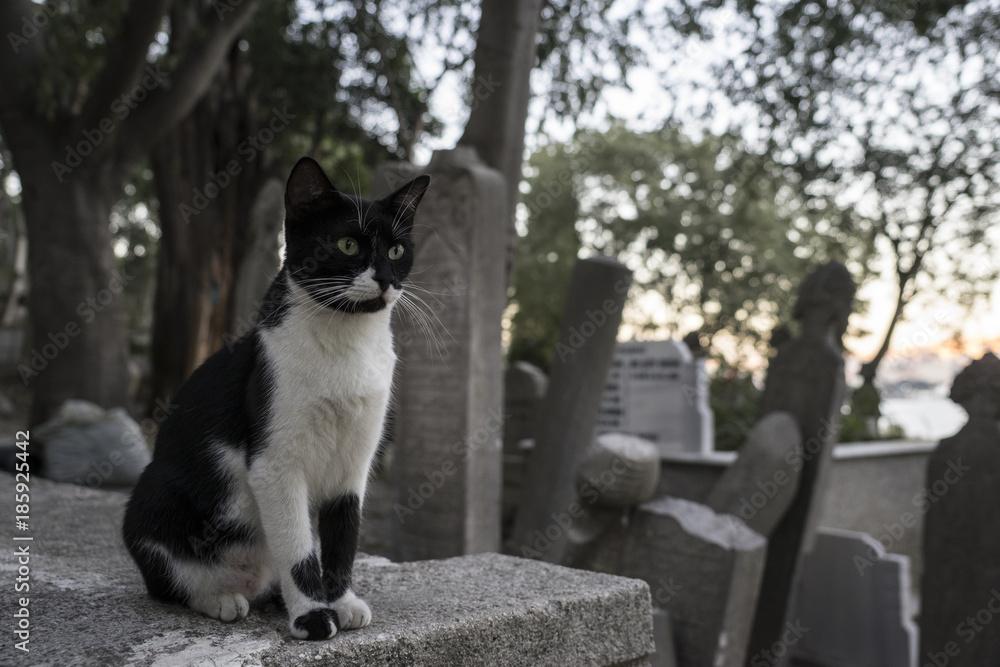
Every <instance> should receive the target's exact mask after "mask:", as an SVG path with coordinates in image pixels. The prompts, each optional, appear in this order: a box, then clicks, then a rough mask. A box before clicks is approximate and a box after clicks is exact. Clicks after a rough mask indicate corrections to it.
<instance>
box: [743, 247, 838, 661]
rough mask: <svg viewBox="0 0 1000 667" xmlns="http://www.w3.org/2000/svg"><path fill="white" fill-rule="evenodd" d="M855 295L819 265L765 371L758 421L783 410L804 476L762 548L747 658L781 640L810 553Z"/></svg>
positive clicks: (833, 265) (832, 270) (833, 270)
mask: <svg viewBox="0 0 1000 667" xmlns="http://www.w3.org/2000/svg"><path fill="white" fill-rule="evenodd" d="M854 291H855V286H854V280H853V278H851V274H850V272H849V271H848V270H847V268H845V267H844V265H843V264H840V263H838V262H829V263H827V264H824V265H822V266H820V267H818V268H817V269H816V270H815V271H813V272H812V273H811V274H809V276H807V277H806V279H805V281H804V282H803V283H802V287H801V288H800V289H799V295H798V299H797V300H796V303H795V310H794V312H793V316H794V317H795V319H796V320H798V321H799V323H800V325H801V334H800V335H799V336H798V338H795V339H793V340H791V341H788V342H784V343H782V344H781V345H780V347H779V348H778V353H777V355H776V356H775V357H774V359H772V361H771V364H770V366H769V368H768V372H767V381H766V383H765V386H764V394H763V396H762V397H761V404H760V415H761V416H765V415H767V414H769V413H771V412H778V411H781V412H788V413H790V414H791V415H792V416H794V417H795V420H796V421H797V422H798V425H799V431H800V433H801V435H802V446H803V452H802V457H801V461H799V462H798V465H801V469H802V470H801V473H800V477H799V490H798V493H796V495H795V499H794V500H793V501H792V504H791V505H790V506H789V508H788V510H787V511H786V512H785V515H784V516H783V517H782V518H781V521H780V522H779V523H778V526H777V527H776V528H775V529H774V531H773V532H772V534H771V536H770V539H769V541H768V547H767V565H766V566H765V568H764V580H763V582H762V584H761V593H760V599H759V601H758V603H757V611H756V614H755V616H754V626H753V633H752V635H751V639H750V645H749V648H748V651H747V655H748V656H754V655H759V654H761V652H763V651H767V650H769V649H770V647H772V646H773V645H774V643H775V642H779V641H780V640H781V636H782V634H783V632H785V620H786V618H785V617H786V614H787V611H788V608H789V606H790V597H791V596H792V595H793V593H794V585H793V584H794V582H795V580H796V578H797V576H798V573H799V571H800V569H801V567H802V557H803V555H804V553H805V552H806V551H808V550H809V549H810V548H811V546H812V536H813V535H814V534H815V531H816V527H817V522H818V520H819V515H820V512H821V509H822V503H821V499H822V498H823V496H824V494H825V491H826V487H827V483H828V478H829V468H830V466H829V463H830V458H831V455H832V451H833V446H834V445H835V444H836V442H837V435H838V431H839V430H840V416H841V412H840V410H841V407H842V406H843V404H844V359H843V347H842V345H841V337H842V336H843V335H844V331H845V330H846V328H847V318H848V316H849V315H850V314H851V307H852V304H853V302H854ZM748 665H749V663H748ZM749 667H756V665H749Z"/></svg>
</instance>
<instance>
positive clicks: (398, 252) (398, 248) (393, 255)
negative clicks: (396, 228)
mask: <svg viewBox="0 0 1000 667" xmlns="http://www.w3.org/2000/svg"><path fill="white" fill-rule="evenodd" d="M402 256H403V244H402V243H397V244H396V245H394V246H392V247H391V248H389V259H399V258H400V257H402Z"/></svg>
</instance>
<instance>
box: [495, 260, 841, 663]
mask: <svg viewBox="0 0 1000 667" xmlns="http://www.w3.org/2000/svg"><path fill="white" fill-rule="evenodd" d="M585 271H587V260H583V261H581V262H580V264H579V265H578V267H577V274H578V275H579V274H581V273H584V272H585ZM581 282H582V281H581ZM574 286H575V287H580V285H579V284H577V285H574ZM571 289H572V288H571ZM853 297H854V284H853V281H852V280H851V277H850V275H849V273H848V272H847V271H846V269H845V268H844V267H843V266H841V265H839V264H835V263H831V264H827V265H824V266H822V267H819V268H818V269H817V270H816V271H815V272H814V273H813V274H812V275H811V276H810V277H809V278H808V279H807V281H806V282H805V284H804V285H803V286H802V290H801V293H800V295H799V298H798V301H797V306H796V310H795V317H796V319H797V320H798V321H799V325H800V331H801V333H800V334H799V336H798V337H797V338H794V339H790V340H788V341H786V342H785V343H784V344H783V345H782V346H781V347H780V349H779V350H777V354H776V356H775V357H774V359H773V360H772V362H771V367H770V372H769V374H768V378H767V382H766V386H765V391H764V395H763V398H762V403H761V410H760V414H761V418H760V420H759V421H758V422H757V424H756V425H755V426H754V428H753V430H752V431H751V433H750V435H749V437H748V439H747V442H746V443H745V444H744V445H743V446H742V447H741V449H740V455H739V457H738V458H737V459H736V461H735V463H733V464H732V465H731V466H730V467H729V468H728V469H727V470H726V472H725V473H724V474H723V475H722V477H721V478H720V479H719V480H718V481H717V482H716V484H715V486H714V488H713V489H712V491H711V493H710V494H709V497H708V498H707V499H706V500H705V502H694V501H692V500H689V499H685V498H681V497H675V496H672V495H671V494H670V489H664V488H662V485H661V484H660V483H659V474H660V465H661V457H662V456H664V455H671V454H672V455H678V454H683V453H685V452H686V453H688V454H690V455H692V456H697V455H700V454H702V453H704V452H706V451H708V450H711V449H712V423H713V417H712V413H711V410H710V409H709V407H708V395H707V380H706V375H705V368H704V362H703V360H702V359H701V358H699V357H700V355H698V354H697V353H698V351H697V350H695V353H692V351H691V350H689V349H688V347H687V346H686V345H685V344H684V343H680V342H675V341H660V342H627V343H619V344H617V345H615V344H614V343H613V342H610V339H611V338H612V336H609V342H608V344H606V345H605V346H603V347H598V346H596V345H590V341H587V342H585V343H584V345H583V346H581V349H580V350H579V351H578V352H579V353H580V354H579V356H574V357H571V358H568V359H565V360H559V359H558V355H557V357H556V360H554V362H553V370H552V376H553V380H552V381H551V382H549V383H546V382H545V378H544V377H543V376H542V375H541V373H540V372H539V371H538V369H534V368H530V367H528V366H526V365H524V364H520V365H515V366H513V367H512V368H510V369H509V370H508V371H507V380H508V384H507V393H506V401H507V404H506V414H507V415H508V419H510V420H512V421H513V422H514V423H515V424H517V428H515V429H513V430H512V431H511V432H509V433H508V434H507V437H506V439H505V473H508V472H510V473H512V474H508V477H507V478H508V480H509V481H508V483H507V485H506V487H505V493H506V499H507V502H506V503H505V511H506V512H507V513H508V514H513V515H514V517H513V520H512V530H511V537H510V539H509V540H508V542H507V544H506V545H505V546H506V548H507V549H508V551H509V552H512V553H515V554H516V555H521V556H528V557H537V558H542V559H544V560H547V561H550V562H556V563H561V564H564V565H569V566H572V567H578V568H584V569H591V570H597V571H602V572H607V573H612V574H619V575H624V576H629V577H635V578H640V579H643V580H645V581H646V582H647V583H648V584H649V586H650V590H651V594H652V602H653V605H654V621H655V625H656V635H657V645H658V652H659V655H660V659H661V660H662V661H663V664H677V665H685V666H686V665H706V666H708V665H742V664H744V662H747V663H748V664H760V662H759V661H760V660H763V661H764V663H763V664H778V663H779V662H780V660H781V659H782V658H783V657H787V656H788V655H791V653H792V650H791V649H792V645H791V644H792V643H795V644H797V643H798V642H799V640H800V639H801V636H800V635H804V634H805V632H804V631H803V630H802V629H801V628H803V627H805V626H803V625H802V624H801V623H799V622H798V621H796V620H795V619H791V620H790V619H789V618H788V617H789V611H790V605H791V604H792V598H793V594H794V592H795V589H794V587H793V582H795V581H797V580H798V578H799V577H801V576H802V575H803V572H804V570H805V568H806V563H805V558H804V555H805V553H806V552H807V550H808V547H809V546H810V545H811V542H810V541H811V540H814V539H815V538H816V534H817V532H816V512H817V507H816V505H817V498H819V497H820V496H821V495H822V492H823V489H824V484H825V481H826V479H825V478H826V473H827V469H828V467H829V461H830V453H831V449H832V446H833V444H834V443H835V441H836V435H837V429H838V424H839V419H840V406H841V405H842V403H843V392H844V371H843V360H842V350H841V347H840V339H841V336H842V335H843V333H844V328H845V326H846V321H847V315H848V314H849V313H850V308H851V303H852V300H853ZM581 315H585V313H580V312H575V313H574V312H572V311H570V310H569V309H568V310H567V313H566V316H565V317H564V319H563V333H564V334H567V333H568V332H569V330H570V329H572V328H574V324H575V322H576V320H578V319H580V317H581ZM586 346H589V347H587V349H585V350H584V349H582V347H586ZM574 363H580V364H587V365H592V366H595V367H596V368H597V369H602V368H607V369H608V372H607V373H604V374H603V375H599V376H598V377H597V379H595V380H594V382H593V384H590V385H580V384H575V385H571V387H572V390H571V391H569V393H571V394H573V395H575V396H576V397H577V399H576V400H577V402H578V405H575V406H574V407H575V408H576V409H580V410H584V409H589V410H591V411H592V413H591V415H590V416H589V418H588V416H587V415H584V414H581V413H579V412H578V413H573V412H569V413H566V412H558V411H555V410H554V409H553V408H554V405H555V402H554V401H553V398H552V392H553V390H554V383H555V381H556V378H557V377H558V376H559V375H560V374H566V373H567V371H566V370H565V368H564V367H565V366H567V365H572V364H574ZM601 377H604V380H603V381H602V380H601ZM569 389H570V388H569V387H566V388H565V389H564V390H569ZM525 391H527V392H528V394H527V395H525ZM584 394H591V395H593V396H594V397H597V396H599V397H600V399H596V398H591V399H590V400H586V401H585V400H583V399H582V398H581V395H584ZM561 400H563V401H565V400H566V399H565V398H562V399H561ZM568 420H573V421H583V422H586V423H585V426H586V428H588V429H592V431H591V433H596V437H593V436H592V435H588V436H585V437H579V436H576V437H574V438H572V439H568V438H563V439H561V440H558V441H556V442H546V441H545V440H543V439H541V438H537V436H536V438H537V439H536V441H535V444H534V446H533V447H532V446H529V444H530V436H531V434H530V431H529V425H530V424H532V423H535V424H536V433H537V435H538V436H543V435H544V434H545V433H546V425H549V428H550V429H551V430H553V431H556V432H559V431H561V429H560V428H559V425H560V424H561V423H565V422H566V421H568ZM592 425H593V426H592ZM804 434H805V435H807V436H808V437H803V435H804ZM526 435H527V436H528V437H526ZM553 445H555V446H553ZM522 467H524V468H526V471H525V472H523V473H518V472H517V471H518V469H519V468H522ZM557 469H561V470H571V471H574V472H575V478H574V479H561V478H560V476H559V475H557V474H556V471H557ZM560 484H562V485H563V488H561V489H560V488H557V487H558V486H559V485H560ZM519 485H520V487H521V488H518V486H519ZM755 660H756V661H757V662H754V661H755Z"/></svg>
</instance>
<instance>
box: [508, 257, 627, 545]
mask: <svg viewBox="0 0 1000 667" xmlns="http://www.w3.org/2000/svg"><path fill="white" fill-rule="evenodd" d="M631 283H632V273H631V272H630V271H629V270H628V269H627V268H625V266H624V265H622V264H621V263H619V262H617V261H615V260H613V259H611V258H609V257H601V256H598V257H590V258H588V259H581V260H579V261H577V263H576V265H575V266H574V267H573V275H572V277H571V279H570V286H569V294H568V295H567V298H566V309H565V311H564V312H563V318H562V323H561V325H560V333H559V342H558V343H557V344H556V350H555V355H554V357H553V360H552V371H551V375H550V377H549V390H548V393H547V394H546V396H545V402H544V404H543V408H542V416H541V419H540V420H539V424H538V435H537V437H536V439H535V447H534V450H533V451H532V453H531V457H530V459H529V461H528V470H527V475H526V477H525V487H524V491H523V492H522V494H521V498H522V500H521V504H520V508H519V510H518V513H517V518H516V519H515V522H514V532H513V536H512V545H513V548H514V553H517V554H520V553H522V551H523V549H525V548H530V545H532V544H533V543H534V542H535V540H536V535H537V534H541V535H544V534H545V532H546V530H548V531H550V532H557V533H558V532H561V531H564V530H566V528H564V527H563V526H562V525H560V521H559V519H560V518H561V517H564V516H566V515H567V512H568V510H569V508H570V505H571V504H572V503H574V502H575V501H576V489H575V488H574V484H573V476H574V475H575V474H576V469H577V466H578V464H579V462H580V460H581V458H582V456H583V453H584V452H585V451H586V450H587V448H588V447H590V444H591V442H592V441H593V437H594V424H595V422H596V421H597V412H598V410H599V408H600V404H601V395H602V394H603V393H604V384H605V380H606V378H607V375H608V367H609V366H610V365H611V357H612V355H613V354H614V348H615V339H616V337H617V335H618V325H619V324H621V318H622V308H623V307H624V305H625V298H626V296H627V295H628V289H629V286H630V285H631ZM562 523H563V524H564V523H565V522H562Z"/></svg>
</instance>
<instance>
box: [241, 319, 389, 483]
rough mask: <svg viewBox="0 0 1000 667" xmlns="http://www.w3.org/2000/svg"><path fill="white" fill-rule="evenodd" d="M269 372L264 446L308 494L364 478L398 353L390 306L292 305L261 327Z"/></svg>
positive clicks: (380, 427)
mask: <svg viewBox="0 0 1000 667" xmlns="http://www.w3.org/2000/svg"><path fill="white" fill-rule="evenodd" d="M260 336H261V340H262V342H263V344H264V348H265V356H266V358H267V361H268V365H269V367H270V371H271V377H272V394H271V401H270V426H269V428H268V432H269V441H270V442H269V443H268V449H270V450H272V452H271V454H272V455H279V456H280V460H282V461H284V464H280V463H278V460H279V459H276V460H275V463H274V464H272V465H285V466H287V468H288V469H289V472H291V471H292V470H294V471H295V474H297V475H301V476H303V478H304V479H306V480H307V482H308V486H309V488H310V495H320V496H321V495H328V494H329V493H331V492H335V491H336V490H337V489H340V488H349V487H356V486H358V485H359V484H360V485H362V487H363V484H364V480H365V478H366V477H367V473H368V467H369V465H370V464H371V459H372V456H373V455H374V453H375V449H376V448H377V446H378V441H379V438H380V436H381V433H382V425H383V422H384V419H385V411H386V407H387V405H388V400H389V393H390V391H391V388H392V375H393V368H394V366H395V363H396V355H395V353H394V351H393V343H392V334H391V331H390V328H389V313H388V312H384V313H373V314H344V313H339V312H330V311H324V312H322V313H320V315H318V316H317V315H316V314H315V313H314V312H313V313H310V311H309V310H308V309H306V308H303V307H296V306H293V307H292V309H291V312H289V313H288V315H287V316H286V318H285V319H284V321H283V322H282V323H281V324H280V325H278V326H277V327H274V328H272V329H266V330H262V331H261V334H260Z"/></svg>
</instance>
